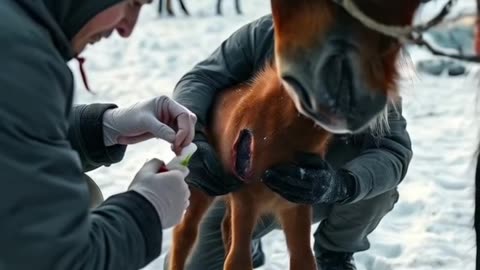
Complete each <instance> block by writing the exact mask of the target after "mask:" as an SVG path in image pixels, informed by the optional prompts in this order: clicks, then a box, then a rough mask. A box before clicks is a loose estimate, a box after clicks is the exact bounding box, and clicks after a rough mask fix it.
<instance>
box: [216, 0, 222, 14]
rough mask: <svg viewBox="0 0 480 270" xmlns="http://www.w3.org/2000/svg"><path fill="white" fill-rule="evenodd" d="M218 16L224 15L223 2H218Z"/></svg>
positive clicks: (219, 0) (220, 0)
mask: <svg viewBox="0 0 480 270" xmlns="http://www.w3.org/2000/svg"><path fill="white" fill-rule="evenodd" d="M217 15H222V0H217Z"/></svg>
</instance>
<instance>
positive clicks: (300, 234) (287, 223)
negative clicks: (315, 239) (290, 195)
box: [280, 205, 317, 270]
mask: <svg viewBox="0 0 480 270" xmlns="http://www.w3.org/2000/svg"><path fill="white" fill-rule="evenodd" d="M280 222H281V224H282V227H283V232H284V233H285V239H286V241H287V247H288V251H289V254H290V270H316V269H317V266H316V262H315V256H314V255H313V252H312V248H311V247H310V237H311V235H310V228H311V226H312V209H311V207H310V206H305V205H298V206H294V207H292V208H288V209H284V210H281V212H280Z"/></svg>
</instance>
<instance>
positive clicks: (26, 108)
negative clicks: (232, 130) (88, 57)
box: [0, 0, 196, 270]
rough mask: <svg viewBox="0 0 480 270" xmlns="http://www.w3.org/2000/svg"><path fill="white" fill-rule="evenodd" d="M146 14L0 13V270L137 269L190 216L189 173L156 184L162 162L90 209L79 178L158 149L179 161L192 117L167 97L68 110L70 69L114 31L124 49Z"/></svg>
mask: <svg viewBox="0 0 480 270" xmlns="http://www.w3.org/2000/svg"><path fill="white" fill-rule="evenodd" d="M149 2H151V0H82V1H76V0H2V1H1V2H0V17H1V18H2V19H1V20H0V59H2V63H1V65H0V69H1V71H0V119H2V124H1V125H0V183H1V184H2V188H0V220H1V222H0V269H2V270H4V269H9V270H10V269H12V270H13V269H15V270H30V269H38V270H65V269H68V270H87V269H88V270H123V269H124V270H134V269H140V268H142V267H144V266H145V265H147V264H148V263H149V262H151V261H152V260H153V259H155V258H156V257H158V256H159V255H160V251H161V246H162V228H163V229H165V228H169V227H172V226H173V225H175V224H176V223H178V222H179V220H180V218H181V216H182V215H183V212H184V210H185V208H186V207H187V206H188V198H189V190H188V187H187V185H186V183H185V181H184V178H185V176H186V175H187V174H188V169H185V170H182V169H178V170H171V171H168V172H164V173H158V171H159V169H160V168H161V166H162V165H163V162H162V161H160V160H158V159H152V160H151V161H149V162H147V163H145V164H144V166H143V167H142V168H141V169H140V170H139V171H138V173H137V174H136V175H135V178H134V180H133V181H132V183H131V184H130V186H129V190H128V191H126V192H124V193H120V194H117V195H114V196H111V197H110V198H109V199H107V200H106V201H105V202H101V203H100V204H99V205H98V207H95V208H93V209H91V208H90V207H89V205H91V204H90V201H91V200H92V198H91V197H92V196H91V195H90V194H89V191H88V187H87V183H86V182H85V178H84V177H85V175H84V173H85V172H86V171H88V170H93V169H95V168H98V167H100V166H108V165H110V164H113V163H117V162H119V161H121V160H122V158H123V155H124V153H125V150H126V147H127V145H128V144H133V143H137V142H141V141H144V140H147V139H150V138H153V137H157V138H161V139H165V140H167V141H169V142H170V143H172V149H173V150H174V151H175V153H177V154H178V153H179V152H180V151H181V150H182V149H183V148H184V147H185V146H187V145H188V144H190V142H191V141H192V138H193V135H194V125H195V122H196V116H195V115H193V114H192V113H191V112H190V111H189V110H187V109H186V108H185V107H183V106H181V105H179V104H178V103H176V102H174V101H173V100H171V99H169V98H168V97H165V96H160V97H154V98H152V99H150V100H145V101H141V102H138V103H136V104H134V105H133V106H131V107H127V108H117V106H116V105H114V104H92V105H77V106H72V99H73V76H72V73H71V71H70V69H69V68H68V66H67V61H69V60H71V59H72V58H74V57H77V58H78V57H79V53H80V52H82V51H83V50H84V49H85V47H86V46H87V44H89V43H90V44H93V43H95V42H97V41H99V40H100V39H101V38H103V37H108V36H109V35H110V34H111V33H112V32H113V31H117V32H118V33H119V35H120V36H122V37H129V36H130V34H131V33H132V31H133V29H134V27H135V24H136V20H137V16H138V14H139V11H140V9H141V7H142V6H143V5H144V4H147V3H149ZM90 184H92V183H90Z"/></svg>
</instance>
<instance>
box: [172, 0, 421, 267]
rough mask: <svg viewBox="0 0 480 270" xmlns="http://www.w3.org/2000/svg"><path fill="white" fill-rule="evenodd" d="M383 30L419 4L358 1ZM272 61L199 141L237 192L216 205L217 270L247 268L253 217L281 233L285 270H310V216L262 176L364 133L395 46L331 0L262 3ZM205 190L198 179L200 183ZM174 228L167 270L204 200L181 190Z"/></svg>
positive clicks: (391, 68) (389, 84) (228, 96)
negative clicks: (222, 209) (185, 203)
mask: <svg viewBox="0 0 480 270" xmlns="http://www.w3.org/2000/svg"><path fill="white" fill-rule="evenodd" d="M355 3H357V4H358V7H359V8H360V9H361V10H363V11H365V13H366V14H367V15H368V16H370V17H372V18H375V19H376V20H377V21H380V22H382V23H384V24H395V25H409V24H411V22H412V18H413V15H414V13H415V11H416V9H417V8H418V6H419V5H420V0H403V1H383V0H368V1H366V0H361V1H360V0H359V1H356V2H355ZM271 7H272V14H273V19H274V27H275V61H274V63H266V65H265V68H264V69H263V70H262V71H261V72H260V73H258V74H256V75H255V76H254V77H253V78H251V80H250V81H248V82H245V83H243V84H241V85H238V86H235V87H232V88H230V89H225V90H224V91H222V92H221V94H220V95H219V97H218V98H217V100H216V103H215V107H214V109H213V110H212V111H213V115H212V126H211V127H209V140H210V142H211V143H212V145H214V147H215V148H216V150H217V152H218V154H219V156H220V158H221V161H222V163H223V165H224V169H225V171H226V172H227V173H231V174H234V175H236V176H237V177H238V178H239V179H241V180H243V181H244V182H245V183H246V184H245V185H244V187H243V188H241V189H240V190H239V191H236V192H233V193H231V194H229V195H227V196H225V197H222V198H221V199H224V200H225V201H226V203H227V205H228V211H227V214H226V216H225V218H224V221H223V225H222V228H223V230H222V232H223V237H224V243H225V247H226V251H227V257H226V261H225V266H224V269H228V270H234V269H235V270H237V269H238V270H240V269H242V270H245V269H252V260H251V255H250V252H251V250H250V244H251V243H250V242H251V235H252V232H253V229H254V227H255V225H256V223H257V221H258V219H259V217H260V216H262V215H265V214H273V215H275V216H276V217H277V218H278V220H279V222H280V224H281V225H282V228H283V230H284V233H285V237H286V241H287V246H288V250H289V253H290V269H298V270H313V269H317V268H316V263H315V260H314V256H313V254H312V251H311V247H310V237H311V235H310V226H311V219H312V217H311V207H310V206H306V205H296V204H292V203H290V202H287V201H286V200H284V199H282V198H281V197H279V196H278V195H276V194H275V193H273V192H272V191H270V190H269V189H267V188H266V187H265V186H264V185H263V184H262V182H261V175H262V172H263V171H264V170H265V169H267V168H268V167H270V166H272V165H274V164H278V163H280V162H286V161H291V160H292V159H293V156H294V154H295V152H297V151H308V152H313V153H318V154H319V155H323V154H325V152H326V150H327V146H328V141H329V138H330V136H331V133H332V132H333V133H341V132H357V131H359V130H362V129H364V128H366V127H367V126H369V125H371V124H372V121H373V120H375V119H378V118H379V116H380V115H381V112H383V111H384V110H385V108H386V105H387V102H388V100H389V99H391V98H392V99H393V98H394V97H395V96H396V95H397V88H396V76H397V69H396V60H397V58H398V54H399V50H400V47H399V46H398V45H399V44H398V43H397V42H396V41H395V40H394V39H392V38H391V37H388V36H385V35H382V34H380V33H378V32H377V31H373V30H371V29H370V28H367V27H365V26H364V25H362V24H360V23H358V22H357V21H356V19H355V18H353V17H352V16H350V15H349V13H348V12H346V11H345V10H344V9H343V8H342V7H340V6H338V5H337V4H336V3H334V2H333V1H332V0H297V1H291V0H271ZM205 181H208V179H205ZM191 191H192V196H191V203H190V207H189V208H188V210H187V212H186V214H185V216H184V218H183V220H182V221H181V223H180V224H179V225H178V226H176V227H175V229H174V238H173V247H172V250H171V254H170V255H171V256H170V263H169V267H170V270H174V269H175V270H182V269H184V265H185V263H186V261H187V259H188V256H189V254H190V252H191V249H192V247H193V246H194V244H195V241H196V237H197V232H198V225H199V223H200V221H201V218H202V217H203V215H204V213H205V212H206V211H207V210H208V208H209V206H210V205H211V203H212V202H213V200H214V198H212V197H209V196H207V195H205V194H204V193H202V192H201V191H199V190H196V189H194V188H191Z"/></svg>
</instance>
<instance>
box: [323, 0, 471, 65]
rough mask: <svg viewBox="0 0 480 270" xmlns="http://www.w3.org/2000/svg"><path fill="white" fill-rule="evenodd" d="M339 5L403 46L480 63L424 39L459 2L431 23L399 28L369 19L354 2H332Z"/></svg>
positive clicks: (451, 4)
mask: <svg viewBox="0 0 480 270" xmlns="http://www.w3.org/2000/svg"><path fill="white" fill-rule="evenodd" d="M332 1H333V2H334V3H336V4H337V5H339V6H341V7H343V8H344V9H345V10H346V11H347V12H348V13H349V14H350V15H351V16H352V17H354V18H355V19H357V20H358V21H359V22H361V23H362V24H363V25H365V26H366V27H368V28H370V29H372V30H374V31H377V32H379V33H381V34H383V35H386V36H389V37H392V38H395V39H396V40H397V41H398V42H400V43H401V44H415V45H418V46H425V47H426V48H427V49H428V50H429V51H430V52H431V53H433V54H434V55H439V56H446V57H450V58H455V59H459V60H464V61H470V62H480V56H476V55H463V54H452V53H448V52H444V51H441V50H438V49H435V48H434V46H433V45H431V44H430V43H428V42H427V41H426V40H425V39H424V38H423V33H425V32H426V31H428V30H429V29H431V28H433V27H434V26H437V25H439V24H440V23H441V22H442V21H443V20H444V19H445V17H446V16H447V15H448V14H449V13H450V12H451V10H452V7H453V6H454V4H456V2H457V0H449V1H448V2H447V3H446V4H445V6H443V8H442V10H441V11H440V12H439V13H438V14H437V15H436V16H435V17H433V18H432V19H431V20H430V21H428V22H426V23H424V24H420V25H414V26H397V25H386V24H382V23H380V22H377V21H375V20H374V19H372V18H370V17H368V16H367V15H366V14H365V13H364V12H363V11H362V10H360V8H358V6H357V5H356V4H355V3H354V1H353V0H332ZM422 2H424V3H425V2H428V0H427V1H426V0H423V1H422Z"/></svg>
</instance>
